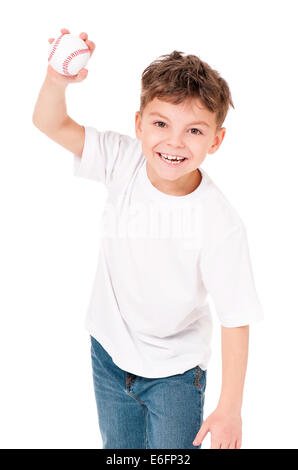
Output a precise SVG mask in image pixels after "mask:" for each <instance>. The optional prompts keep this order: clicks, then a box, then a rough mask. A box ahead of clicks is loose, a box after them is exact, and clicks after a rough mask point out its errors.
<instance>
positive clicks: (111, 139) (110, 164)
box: [73, 126, 121, 185]
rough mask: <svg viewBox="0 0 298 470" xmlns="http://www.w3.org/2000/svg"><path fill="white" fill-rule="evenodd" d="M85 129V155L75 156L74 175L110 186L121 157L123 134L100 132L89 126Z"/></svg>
mask: <svg viewBox="0 0 298 470" xmlns="http://www.w3.org/2000/svg"><path fill="white" fill-rule="evenodd" d="M84 128H85V141H84V148H83V153H82V156H81V157H80V156H79V155H76V154H73V174H74V176H81V177H82V178H89V179H92V180H95V181H100V182H102V183H104V184H106V185H108V184H109V182H110V179H111V177H112V174H113V169H114V167H115V165H116V162H117V159H118V156H119V151H120V140H121V134H119V133H117V132H113V131H104V132H99V131H98V130H97V129H95V128H94V127H89V126H84Z"/></svg>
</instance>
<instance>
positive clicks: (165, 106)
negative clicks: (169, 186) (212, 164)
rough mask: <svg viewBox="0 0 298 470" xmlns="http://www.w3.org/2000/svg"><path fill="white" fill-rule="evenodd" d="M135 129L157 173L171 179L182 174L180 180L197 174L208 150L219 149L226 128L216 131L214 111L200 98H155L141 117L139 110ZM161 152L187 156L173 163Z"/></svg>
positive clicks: (158, 176)
mask: <svg viewBox="0 0 298 470" xmlns="http://www.w3.org/2000/svg"><path fill="white" fill-rule="evenodd" d="M203 122H204V123H205V124H203ZM135 130H136V137H137V138H138V139H139V140H141V141H142V150H143V154H144V155H145V157H146V158H147V162H148V164H149V166H150V168H151V170H153V173H154V176H155V177H156V178H161V179H162V180H168V181H169V180H170V181H174V180H178V179H179V178H182V179H181V180H180V182H182V181H185V182H186V181H187V177H189V176H190V175H192V176H194V174H197V168H198V167H199V166H200V164H201V163H202V162H203V160H204V159H205V157H206V155H207V153H209V154H212V153H214V152H216V150H217V149H218V148H219V146H220V145H221V142H222V140H223V138H224V135H225V132H226V129H225V128H223V127H222V128H221V129H220V130H219V131H218V132H216V122H215V113H212V112H211V111H209V110H208V109H206V108H205V107H204V106H203V104H202V102H201V101H200V100H199V99H198V98H196V99H191V100H187V101H184V102H183V103H181V104H178V105H176V104H171V103H167V102H166V101H162V100H160V99H158V98H154V99H153V100H152V101H150V102H149V103H148V104H147V106H146V107H145V108H144V111H143V116H142V118H141V116H140V112H139V111H137V112H136V115H135ZM160 153H162V154H167V155H170V156H180V157H186V160H184V161H183V162H182V163H178V164H177V163H176V164H175V163H174V164H172V163H171V162H168V161H164V160H163V159H162V158H161V157H160V155H159V154H160Z"/></svg>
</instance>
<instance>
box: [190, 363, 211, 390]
mask: <svg viewBox="0 0 298 470" xmlns="http://www.w3.org/2000/svg"><path fill="white" fill-rule="evenodd" d="M192 372H193V385H194V386H195V387H197V388H198V389H199V390H200V391H201V392H204V391H205V388H206V375H207V371H206V370H203V369H201V367H200V366H199V365H197V366H195V367H194V368H193V369H192Z"/></svg>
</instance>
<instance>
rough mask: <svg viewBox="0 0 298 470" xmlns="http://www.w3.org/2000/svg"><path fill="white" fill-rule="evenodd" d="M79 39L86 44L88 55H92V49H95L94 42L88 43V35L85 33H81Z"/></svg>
mask: <svg viewBox="0 0 298 470" xmlns="http://www.w3.org/2000/svg"><path fill="white" fill-rule="evenodd" d="M80 38H81V39H82V40H83V41H85V43H86V44H87V46H88V49H89V50H90V54H91V55H92V54H93V52H94V49H95V47H96V46H95V44H94V42H92V41H89V39H88V34H87V33H81V34H80Z"/></svg>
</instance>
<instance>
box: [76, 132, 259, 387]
mask: <svg viewBox="0 0 298 470" xmlns="http://www.w3.org/2000/svg"><path fill="white" fill-rule="evenodd" d="M73 157H74V160H73V172H74V175H75V176H80V177H84V178H90V179H93V180H96V181H99V182H102V183H104V184H105V186H106V188H107V200H106V204H105V208H104V210H103V214H102V219H101V226H100V249H99V259H98V265H97V270H96V275H95V279H94V283H93V287H92V292H91V298H90V302H89V307H88V311H87V315H86V320H85V327H86V329H87V330H88V332H89V333H90V334H91V335H92V336H93V337H94V338H95V339H96V340H97V341H99V342H100V343H101V344H102V346H103V347H104V348H105V349H106V351H107V352H108V354H109V355H110V356H111V357H112V359H113V361H114V363H115V364H116V365H117V366H118V367H120V368H121V369H123V370H125V371H128V372H131V373H133V374H135V375H139V376H143V377H147V378H158V377H167V376H170V375H174V374H181V373H183V372H185V371H186V370H188V369H190V368H192V367H195V366H196V365H199V366H200V367H201V368H202V369H203V370H206V369H207V365H208V362H209V359H210V354H211V348H210V343H211V334H212V313H211V309H210V306H209V302H208V296H209V295H210V296H211V298H212V300H213V302H214V307H215V310H216V314H217V316H218V319H219V321H220V324H221V325H223V326H225V327H236V326H243V325H247V324H249V323H251V322H252V321H255V320H258V319H261V318H263V312H262V307H261V305H260V302H259V299H258V295H257V292H256V288H255V284H254V279H253V273H252V267H251V262H250V257H249V251H248V242H247V236H246V229H245V227H244V225H243V222H242V220H241V219H240V217H239V215H238V214H237V212H236V211H235V209H234V208H233V207H232V206H231V204H230V203H229V202H228V201H227V199H226V198H225V196H224V195H223V194H222V192H221V191H220V190H219V189H218V188H217V186H216V185H215V184H214V183H213V181H212V180H211V178H210V177H209V176H208V175H207V173H206V172H205V171H204V170H202V168H200V171H201V174H202V180H201V183H200V185H199V186H198V187H197V188H196V189H195V190H194V191H193V192H192V193H190V194H187V195H186V196H171V195H168V194H165V193H163V192H161V191H160V190H158V189H157V188H155V187H154V186H153V184H152V183H151V181H150V180H149V178H148V175H147V160H146V157H145V156H144V154H143V153H142V142H141V141H140V140H138V139H136V138H132V137H130V136H127V135H122V134H119V133H117V132H113V131H105V132H99V131H97V130H96V129H95V128H93V127H87V126H85V142H84V149H83V154H82V157H80V156H78V155H75V154H74V155H73Z"/></svg>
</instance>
